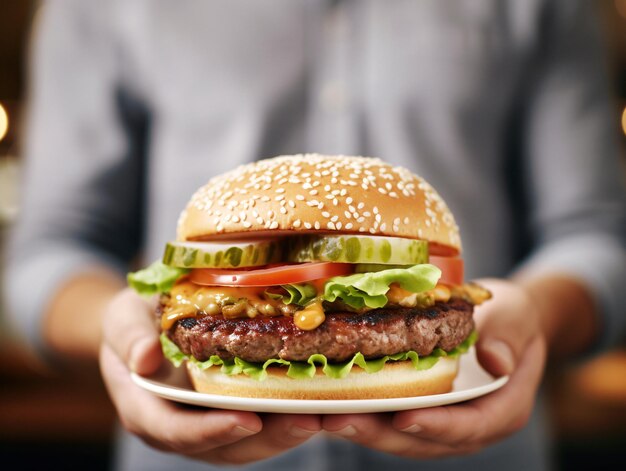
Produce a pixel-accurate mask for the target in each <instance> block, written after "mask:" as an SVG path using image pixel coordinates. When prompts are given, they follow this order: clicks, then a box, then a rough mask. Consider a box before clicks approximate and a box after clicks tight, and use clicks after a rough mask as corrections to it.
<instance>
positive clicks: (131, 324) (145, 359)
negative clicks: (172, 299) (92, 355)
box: [103, 289, 163, 375]
mask: <svg viewBox="0 0 626 471" xmlns="http://www.w3.org/2000/svg"><path fill="white" fill-rule="evenodd" d="M103 333H104V342H105V343H106V344H107V345H109V346H110V347H111V349H112V350H113V351H114V352H115V353H116V354H117V355H118V356H119V357H120V358H121V359H122V360H123V361H124V363H125V364H126V365H127V366H128V367H129V368H130V369H131V370H132V371H135V372H137V373H139V374H141V375H149V374H150V373H153V372H154V371H156V369H157V368H158V367H159V365H160V364H161V362H162V360H163V355H162V354H161V348H160V345H159V337H158V331H157V327H156V325H155V320H154V306H152V305H151V303H149V302H147V301H146V300H145V299H142V298H141V297H139V296H138V295H137V294H136V293H134V292H132V291H131V290H129V289H127V290H124V291H122V292H121V293H120V294H119V295H117V296H116V297H115V299H114V300H113V301H112V302H111V304H110V305H109V307H108V308H107V310H106V312H105V315H104V321H103Z"/></svg>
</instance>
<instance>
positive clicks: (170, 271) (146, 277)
mask: <svg viewBox="0 0 626 471" xmlns="http://www.w3.org/2000/svg"><path fill="white" fill-rule="evenodd" d="M188 272H189V270H187V269H185V268H175V267H170V266H168V265H164V264H163V263H162V262H161V261H156V262H154V263H153V264H152V265H150V266H149V267H147V268H144V269H143V270H139V271H136V272H133V273H129V274H128V276H127V279H128V284H129V286H130V287H131V288H133V289H134V290H135V291H137V292H138V293H139V294H141V295H142V296H152V295H154V294H159V293H167V292H168V291H169V290H171V289H172V286H174V283H176V280H178V278H180V277H181V275H184V274H185V273H188Z"/></svg>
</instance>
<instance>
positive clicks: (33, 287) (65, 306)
mask: <svg viewBox="0 0 626 471" xmlns="http://www.w3.org/2000/svg"><path fill="white" fill-rule="evenodd" d="M115 5H117V4H116V3H114V2H95V1H94V2H86V1H84V0H76V1H71V0H57V1H54V2H49V3H47V4H46V6H45V7H44V8H45V11H44V12H43V14H42V16H41V18H40V21H38V23H37V25H38V30H37V33H38V35H37V38H36V42H35V48H34V54H35V55H34V63H33V65H34V69H33V84H32V91H31V100H32V103H31V109H30V119H29V132H30V133H29V139H28V142H27V143H26V144H27V145H26V154H27V160H26V164H27V169H26V185H25V190H26V193H25V197H24V203H23V207H22V215H21V219H20V221H19V223H18V226H17V228H16V231H15V233H14V235H13V240H12V245H11V250H10V253H11V260H10V262H9V267H8V270H7V280H6V281H7V288H8V289H7V295H8V298H9V303H10V308H11V312H12V315H13V318H14V321H15V322H14V323H15V324H16V325H17V326H18V327H20V328H21V330H22V332H23V333H24V334H25V335H26V336H27V337H28V338H29V339H30V340H31V343H32V344H33V345H34V346H35V347H36V348H38V349H39V350H40V352H42V353H43V354H45V355H47V356H48V357H49V358H50V357H56V358H62V359H64V360H65V361H71V360H73V359H74V358H75V357H76V356H82V357H87V358H91V359H92V360H95V359H96V358H97V356H98V350H100V366H101V370H102V374H103V377H104V380H105V383H106V386H107V388H108V390H109V393H110V395H111V398H112V400H113V403H114V405H115V406H116V408H117V410H118V412H119V414H120V420H121V422H122V424H123V425H124V426H125V427H126V428H127V429H129V430H130V431H131V432H134V433H135V434H137V435H139V436H140V437H141V438H142V439H144V440H145V441H146V442H147V443H149V444H150V445H152V446H154V447H156V448H159V449H162V450H167V451H171V452H177V453H180V454H185V455H187V456H190V457H193V458H196V459H203V460H207V461H212V462H228V463H243V462H248V461H254V460H259V459H262V458H266V457H270V456H273V455H276V454H278V453H281V452H283V451H286V450H288V449H290V448H292V447H294V446H296V445H298V444H300V443H302V442H303V441H305V440H307V439H308V438H310V437H311V436H312V435H313V434H315V433H316V432H317V431H318V430H319V428H320V419H319V417H317V416H289V415H273V416H268V417H265V418H264V419H263V420H261V418H260V417H259V416H258V415H257V414H253V413H248V412H235V411H217V410H209V409H206V410H204V409H203V410H196V409H193V410H192V409H186V408H183V407H180V406H178V405H175V404H172V403H170V402H168V401H165V400H162V399H160V398H157V397H155V396H153V395H151V394H150V393H148V392H146V391H144V390H142V389H140V388H138V387H137V386H135V385H134V383H132V381H131V379H130V375H129V373H130V369H131V367H132V369H134V370H135V371H137V372H139V373H143V374H149V373H152V372H154V371H155V370H156V369H157V368H158V366H159V365H160V364H161V362H162V361H163V357H162V355H161V352H160V350H159V348H158V334H157V331H156V327H155V325H154V322H153V313H152V311H151V308H152V306H151V305H150V303H148V302H146V301H145V300H143V299H141V298H139V297H138V296H137V295H135V294H134V293H132V292H130V291H129V290H124V289H121V288H122V286H123V285H124V282H123V279H124V272H125V271H126V270H127V265H128V262H129V260H130V259H131V258H132V257H133V256H134V255H135V253H136V252H137V250H138V248H139V242H140V240H141V227H140V226H141V212H142V207H141V206H142V205H141V200H142V194H141V192H142V187H143V185H142V179H143V173H144V170H143V168H142V162H141V158H140V157H139V155H138V153H136V152H135V150H136V149H135V148H134V142H135V140H134V139H133V136H132V129H133V126H132V121H133V120H132V116H128V115H127V114H126V113H125V112H126V111H128V109H127V108H125V107H124V106H123V105H124V104H123V103H121V102H120V100H121V95H120V94H121V93H122V92H123V90H122V89H121V85H120V84H119V81H118V79H119V77H118V76H117V62H116V61H117V58H118V54H119V53H120V50H121V49H122V48H120V47H119V45H118V44H117V43H116V40H117V39H116V36H115V35H114V34H113V31H110V30H109V29H108V28H110V27H112V25H114V24H116V23H115V21H112V18H111V15H112V14H113V13H112V10H114V7H113V6H115Z"/></svg>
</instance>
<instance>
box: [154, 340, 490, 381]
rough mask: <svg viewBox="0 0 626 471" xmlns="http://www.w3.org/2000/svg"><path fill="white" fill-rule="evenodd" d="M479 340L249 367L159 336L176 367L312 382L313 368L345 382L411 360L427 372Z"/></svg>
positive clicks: (169, 358) (466, 349)
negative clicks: (279, 372) (270, 373)
mask: <svg viewBox="0 0 626 471" xmlns="http://www.w3.org/2000/svg"><path fill="white" fill-rule="evenodd" d="M476 340H478V333H477V332H476V331H473V332H472V333H471V334H470V335H469V336H468V337H467V338H466V339H465V340H464V341H463V342H462V343H461V344H460V345H458V346H457V347H455V348H454V349H452V350H451V351H449V352H446V351H444V350H442V349H440V348H437V349H435V350H434V351H433V353H431V354H430V355H428V356H424V357H419V356H418V354H417V353H416V352H414V351H409V352H403V353H396V354H395V355H387V356H384V357H382V358H377V359H375V360H366V359H365V357H363V355H362V354H361V353H356V354H355V355H354V357H352V359H351V360H349V361H345V362H341V363H329V362H328V360H327V359H326V357H325V356H324V355H320V354H315V355H311V356H310V357H309V358H308V360H307V361H305V362H304V361H302V362H299V361H288V360H280V359H270V360H267V361H266V362H264V363H250V362H248V361H245V360H242V359H241V358H234V359H232V360H222V359H221V358H220V357H218V356H217V355H212V356H211V357H210V358H209V359H208V360H206V361H198V360H196V359H195V358H194V357H192V356H188V355H185V354H184V353H183V352H181V351H180V349H179V348H178V346H177V345H176V344H174V342H172V341H171V340H170V339H169V338H168V337H167V335H166V334H165V333H162V334H161V345H162V348H163V354H164V355H165V357H166V358H167V359H168V360H170V361H171V362H172V364H174V366H176V367H179V366H180V365H181V364H182V362H183V361H185V360H188V361H191V362H194V363H196V364H197V365H198V366H199V367H200V368H202V369H207V368H211V367H212V366H219V367H221V371H222V373H224V374H227V375H237V374H245V375H246V376H249V377H250V378H252V379H255V380H257V381H263V380H265V379H266V378H267V368H268V367H269V366H272V365H282V366H286V367H288V369H287V376H289V377H290V378H293V379H305V378H312V377H313V376H314V375H315V371H316V366H321V367H322V371H323V372H324V374H325V375H326V376H328V377H329V378H336V379H341V378H345V377H346V376H347V375H348V373H350V371H351V370H352V368H353V366H354V365H357V366H359V367H360V368H362V369H364V370H365V372H367V373H376V372H377V371H380V370H381V369H383V367H384V366H385V363H387V362H389V361H405V360H410V361H411V363H412V364H413V367H414V368H415V370H416V371H422V370H427V369H429V368H432V367H433V366H435V364H436V363H437V362H438V361H439V358H441V357H445V356H448V357H452V358H456V357H458V356H459V355H461V354H463V353H466V352H467V351H468V350H469V349H470V347H471V346H472V345H474V343H476Z"/></svg>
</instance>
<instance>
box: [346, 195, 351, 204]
mask: <svg viewBox="0 0 626 471" xmlns="http://www.w3.org/2000/svg"><path fill="white" fill-rule="evenodd" d="M346 204H352V196H348V197H347V198H346Z"/></svg>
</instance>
